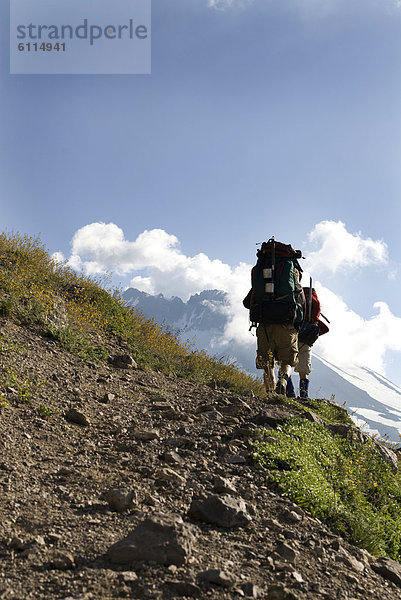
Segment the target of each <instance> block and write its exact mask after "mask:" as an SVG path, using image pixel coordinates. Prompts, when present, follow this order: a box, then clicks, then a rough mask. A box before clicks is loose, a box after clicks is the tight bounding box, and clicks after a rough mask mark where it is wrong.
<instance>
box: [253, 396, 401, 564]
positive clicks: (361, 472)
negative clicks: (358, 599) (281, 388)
mask: <svg viewBox="0 0 401 600" xmlns="http://www.w3.org/2000/svg"><path fill="white" fill-rule="evenodd" d="M280 398H281V401H284V398H283V397H280ZM287 402H290V403H293V404H295V405H296V406H297V407H298V408H301V409H302V410H312V411H313V412H314V413H315V414H317V415H318V416H320V419H321V421H322V423H316V422H311V421H309V420H307V419H304V418H300V417H294V418H292V419H288V420H287V421H286V422H285V423H284V424H283V425H282V426H281V427H278V428H277V430H274V431H271V430H269V431H268V432H263V431H261V437H260V439H259V440H258V441H256V442H255V443H254V459H255V460H256V461H258V462H260V463H262V464H263V465H265V466H266V467H267V468H268V469H269V475H270V477H271V479H272V480H273V481H275V482H276V483H277V485H278V487H279V489H280V490H281V492H282V493H284V494H285V495H287V496H289V497H290V498H291V499H292V500H294V501H295V502H297V503H298V504H299V505H300V506H302V507H303V508H305V509H307V510H309V511H310V512H311V513H312V514H313V515H314V516H316V517H318V518H319V519H321V520H322V521H324V522H326V523H327V524H329V525H330V526H331V527H332V528H334V529H335V530H337V531H338V532H339V533H341V534H343V535H345V536H347V537H350V538H351V539H352V541H353V542H354V543H355V544H357V545H359V546H361V547H363V548H366V549H367V550H369V551H370V552H371V553H372V554H376V555H387V556H390V557H392V558H395V559H400V558H401V475H400V473H399V472H397V473H394V472H393V471H392V470H391V468H390V466H389V465H388V464H387V463H386V462H384V460H383V459H382V457H381V456H380V453H379V452H378V451H377V448H376V447H375V444H374V442H373V440H368V441H366V442H365V443H360V442H358V441H355V440H354V441H353V440H352V439H345V438H344V437H341V436H340V435H338V434H336V433H333V432H332V431H330V430H329V429H328V428H327V427H326V425H327V424H330V423H346V424H349V425H351V424H352V421H351V418H350V417H349V415H348V414H347V413H346V412H345V411H344V409H343V408H342V407H340V406H338V407H335V406H334V405H332V404H330V403H326V402H324V401H319V400H310V401H308V403H307V404H308V405H307V406H305V405H300V404H299V403H298V402H296V401H291V400H287ZM265 433H267V434H268V436H269V439H268V441H265V440H264V435H265Z"/></svg>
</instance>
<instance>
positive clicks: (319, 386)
mask: <svg viewBox="0 0 401 600" xmlns="http://www.w3.org/2000/svg"><path fill="white" fill-rule="evenodd" d="M123 300H124V301H125V303H126V304H127V305H129V306H134V307H135V308H136V310H139V311H140V312H141V313H142V314H144V315H145V316H146V317H148V318H150V317H153V318H154V319H155V321H156V322H157V323H160V324H162V323H166V325H167V326H168V327H169V328H170V329H172V330H174V331H176V332H177V333H178V334H179V336H180V338H181V339H182V340H183V341H188V340H189V341H190V342H192V343H193V345H194V346H195V347H196V348H198V349H205V350H207V351H208V352H210V353H211V354H213V355H219V356H221V355H223V356H225V357H226V358H228V359H230V360H235V361H236V362H237V364H238V365H239V366H241V367H243V368H244V369H245V370H246V371H248V372H250V373H252V374H253V375H255V374H258V375H260V371H256V369H255V352H252V351H250V350H249V347H244V346H243V345H241V344H239V343H238V342H235V341H234V340H232V341H231V342H230V344H229V350H227V348H228V347H227V345H225V346H223V345H222V344H221V343H220V342H221V340H222V339H223V333H224V328H225V326H226V323H227V319H228V315H229V303H228V299H227V295H226V294H225V293H224V292H221V291H218V290H205V291H203V292H201V293H200V294H195V295H194V296H191V297H190V299H189V300H188V301H187V302H183V301H182V300H181V299H180V298H178V297H174V298H171V299H168V298H165V297H164V296H163V294H159V295H157V296H152V295H150V294H147V293H145V292H140V291H139V290H136V289H134V288H129V289H128V290H126V291H125V292H124V293H123ZM255 350H256V340H255ZM293 380H294V385H295V387H296V386H297V383H298V381H297V380H298V376H297V375H296V374H294V375H293ZM309 391H310V396H311V397H312V398H330V397H334V399H335V400H336V402H338V403H339V404H344V403H345V405H346V407H347V409H348V410H349V411H350V413H351V414H352V415H353V418H354V420H355V422H356V423H357V424H358V425H359V426H361V427H366V429H368V430H369V431H371V432H374V433H378V434H379V435H380V436H381V437H385V438H387V439H388V440H390V441H392V442H396V443H398V442H400V434H401V388H400V387H398V386H397V385H395V384H393V383H391V381H389V380H387V379H386V378H385V377H383V376H382V375H380V374H378V373H376V372H374V371H372V370H371V369H368V368H364V367H359V366H355V365H349V366H348V367H347V368H346V369H344V368H341V367H338V366H336V365H334V364H332V363H329V362H328V361H327V360H325V359H324V358H323V357H321V356H319V355H317V354H316V353H314V354H313V360H312V373H311V376H310V388H309Z"/></svg>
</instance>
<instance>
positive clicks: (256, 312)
mask: <svg viewBox="0 0 401 600" xmlns="http://www.w3.org/2000/svg"><path fill="white" fill-rule="evenodd" d="M257 257H258V260H257V263H256V265H255V266H254V267H253V269H252V288H251V290H250V292H249V293H248V295H247V297H246V298H245V299H244V302H243V303H244V306H245V307H246V308H249V309H250V320H251V322H252V324H258V323H264V324H265V325H270V324H282V325H294V326H295V327H299V325H300V324H301V323H302V320H303V311H304V304H305V301H304V296H303V290H302V287H301V285H300V280H301V276H302V269H301V267H300V265H299V263H298V258H301V257H302V253H301V251H300V250H294V249H293V248H292V247H291V246H290V245H289V244H282V243H281V242H276V241H275V239H274V238H271V239H269V240H268V241H267V242H263V244H262V246H261V248H260V250H258V252H257Z"/></svg>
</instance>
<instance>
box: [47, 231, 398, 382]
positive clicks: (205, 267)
mask: <svg viewBox="0 0 401 600" xmlns="http://www.w3.org/2000/svg"><path fill="white" fill-rule="evenodd" d="M307 240H308V243H309V245H310V246H311V247H312V248H313V249H312V250H311V251H310V252H308V253H307V254H308V257H307V259H306V260H305V261H304V263H303V265H304V266H305V273H304V279H303V281H305V282H307V281H308V280H309V273H312V274H313V275H314V277H315V275H318V277H319V279H315V284H314V286H315V288H316V289H317V292H318V295H319V298H320V300H321V303H322V307H323V312H324V313H325V314H327V316H328V317H329V318H330V321H331V325H330V333H328V334H327V335H325V336H323V337H322V338H321V339H320V340H319V341H318V342H317V344H316V350H317V351H318V352H319V354H321V355H322V356H323V357H324V358H326V359H327V360H329V361H330V362H333V363H335V364H337V365H348V364H359V365H362V366H366V367H369V368H372V369H374V370H376V371H378V372H381V373H383V374H385V354H386V352H387V350H395V351H397V352H401V318H399V317H397V316H395V315H393V314H392V313H391V311H390V309H389V307H388V305H387V304H386V303H385V302H383V301H382V299H380V298H378V300H377V302H376V303H375V304H374V306H373V307H372V308H373V311H374V314H373V315H372V316H371V317H370V318H368V319H364V318H363V317H361V316H360V315H358V314H357V313H356V312H355V311H353V310H351V309H350V308H349V307H348V306H347V305H346V303H345V302H344V301H343V300H342V299H341V298H340V297H339V296H338V295H337V294H336V293H335V292H334V291H332V290H330V289H329V288H328V287H327V286H326V285H325V284H324V278H325V276H326V277H327V276H328V275H331V274H333V273H336V272H347V273H348V274H352V272H355V271H356V270H358V269H367V268H378V267H379V266H381V267H383V266H385V265H387V263H388V251H387V246H386V244H385V243H384V242H383V241H381V240H372V239H370V238H365V237H363V235H362V233H360V232H359V233H350V232H349V231H347V229H346V226H345V224H344V223H342V222H340V221H339V222H335V221H322V222H320V223H318V224H317V225H315V227H314V228H313V230H312V231H311V232H310V233H309V234H308V236H307ZM71 249H72V252H71V256H70V258H69V259H68V264H69V265H70V266H71V267H73V268H74V269H76V270H82V271H84V272H85V273H86V274H88V275H95V274H102V273H106V272H110V271H112V272H114V273H116V274H119V275H122V276H124V277H127V278H128V279H129V280H130V286H132V287H136V288H138V289H140V290H142V291H145V292H148V293H150V294H156V293H163V294H164V295H165V296H167V297H170V296H179V297H181V298H182V299H183V300H187V299H188V298H189V296H190V295H192V294H195V293H199V292H201V291H202V290H205V289H219V290H223V291H225V292H227V294H228V298H229V303H230V304H229V308H228V312H227V317H228V321H227V326H226V329H225V333H224V339H222V340H220V345H221V346H222V347H224V346H225V347H226V348H227V347H228V348H229V345H230V343H231V342H232V341H235V342H236V343H237V344H241V345H242V346H243V347H249V350H250V352H252V351H253V348H254V347H255V339H254V337H253V336H252V335H251V334H250V333H249V331H248V329H249V322H248V313H247V311H246V310H245V309H244V308H243V306H242V299H243V297H244V296H245V295H246V293H247V291H248V290H249V287H250V270H251V267H252V265H249V264H246V263H239V264H238V265H236V266H230V265H228V264H225V263H223V262H222V261H220V260H218V259H213V260H212V259H210V258H209V257H208V256H207V255H206V254H204V253H200V254H197V255H195V256H186V255H185V254H184V253H183V252H182V250H181V248H180V244H179V240H178V239H177V237H176V236H174V235H171V234H169V233H167V232H166V231H164V230H162V229H152V230H146V231H143V232H142V233H141V234H140V235H138V237H137V238H136V239H135V240H134V241H129V240H127V239H126V238H125V235H124V232H123V230H122V229H121V228H120V227H118V226H117V225H116V224H114V223H91V224H89V225H86V226H85V227H82V228H81V229H79V230H78V231H77V232H76V233H75V235H74V237H73V239H72V243H71ZM55 258H57V260H62V259H63V257H62V255H61V254H60V253H57V256H55Z"/></svg>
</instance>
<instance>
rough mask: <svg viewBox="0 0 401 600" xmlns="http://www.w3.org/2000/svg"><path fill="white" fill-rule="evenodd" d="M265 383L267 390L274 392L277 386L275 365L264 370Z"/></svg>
mask: <svg viewBox="0 0 401 600" xmlns="http://www.w3.org/2000/svg"><path fill="white" fill-rule="evenodd" d="M263 383H264V384H265V388H266V392H267V393H269V392H272V391H273V390H274V388H275V386H276V378H275V376H274V367H270V368H267V369H265V370H264V371H263Z"/></svg>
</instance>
